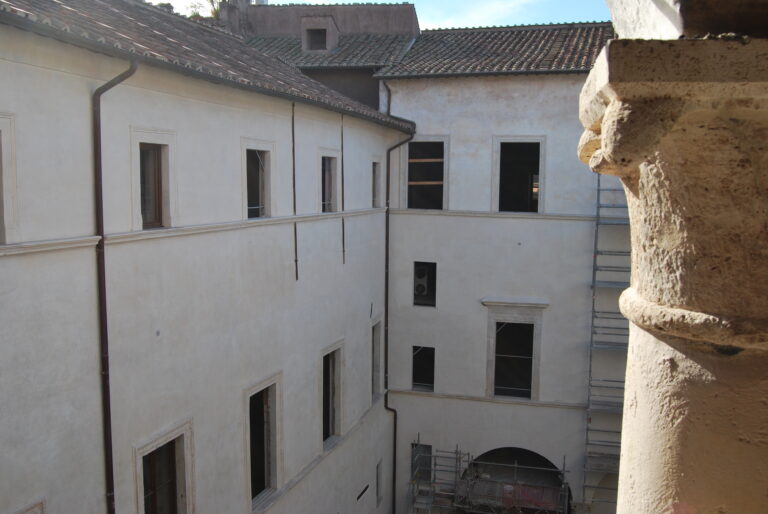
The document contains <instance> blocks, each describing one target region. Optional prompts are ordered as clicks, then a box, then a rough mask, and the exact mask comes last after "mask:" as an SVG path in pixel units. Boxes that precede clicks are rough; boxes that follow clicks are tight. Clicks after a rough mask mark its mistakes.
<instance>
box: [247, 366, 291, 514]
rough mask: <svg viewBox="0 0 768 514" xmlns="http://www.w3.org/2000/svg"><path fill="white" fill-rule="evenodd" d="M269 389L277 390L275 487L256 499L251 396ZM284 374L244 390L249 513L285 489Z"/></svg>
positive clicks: (281, 373) (273, 376)
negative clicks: (252, 489)
mask: <svg viewBox="0 0 768 514" xmlns="http://www.w3.org/2000/svg"><path fill="white" fill-rule="evenodd" d="M269 387H274V388H275V406H274V411H275V413H274V416H275V419H274V423H275V433H274V443H273V444H274V454H275V463H274V469H273V473H274V477H273V478H274V486H272V487H268V488H267V489H265V490H264V491H262V492H261V493H259V494H258V495H257V496H256V497H254V498H252V497H251V427H250V416H249V414H250V399H251V396H253V395H254V394H256V393H258V392H259V391H263V390H264V389H267V388H269ZM283 412H284V410H283V372H282V371H280V372H278V373H275V374H274V375H272V376H270V377H268V378H265V379H264V380H261V381H259V382H257V383H255V384H253V385H251V386H250V387H248V388H246V389H244V390H243V416H244V419H243V448H245V459H243V460H244V464H245V468H244V476H245V493H244V496H245V498H246V499H247V504H248V505H250V510H249V512H253V511H256V510H258V508H259V507H262V506H265V505H267V504H268V503H270V501H271V499H272V498H274V497H275V496H276V495H277V494H279V491H280V489H281V488H282V487H283V483H284V480H283V475H284V471H283V470H284V462H283V458H284V451H283Z"/></svg>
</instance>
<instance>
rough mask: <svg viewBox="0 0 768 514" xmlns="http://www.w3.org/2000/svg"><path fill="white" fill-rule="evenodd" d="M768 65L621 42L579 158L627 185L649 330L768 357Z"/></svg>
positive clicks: (599, 75)
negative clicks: (765, 353) (764, 352)
mask: <svg viewBox="0 0 768 514" xmlns="http://www.w3.org/2000/svg"><path fill="white" fill-rule="evenodd" d="M766 62H768V41H767V40H748V39H739V40H679V41H646V40H614V41H612V42H610V43H609V45H608V46H607V47H606V49H604V50H603V53H602V54H601V56H600V57H599V58H598V62H597V63H596V65H595V67H594V69H593V70H592V73H591V74H590V76H589V78H588V80H587V82H586V84H585V86H584V89H583V90H582V94H581V99H580V104H581V105H580V106H581V109H580V118H581V121H582V124H583V125H584V127H585V129H586V130H585V133H584V135H583V136H582V138H581V142H580V145H579V157H580V158H581V159H582V161H584V162H585V163H587V164H589V165H590V167H591V168H592V169H593V170H594V171H596V172H599V173H607V174H612V175H617V176H619V177H621V179H622V182H623V184H624V188H625V191H626V194H627V202H628V206H629V216H630V221H631V231H632V289H631V290H630V291H628V292H627V293H626V294H625V295H624V298H623V300H622V312H623V313H624V314H625V315H626V316H627V317H628V318H629V319H630V320H631V321H633V322H634V323H636V324H637V325H639V326H641V327H644V328H648V329H654V328H655V330H654V331H655V332H661V333H662V334H663V333H670V334H671V333H672V332H674V333H675V336H676V337H682V338H685V339H689V340H696V341H708V342H710V343H713V344H717V345H729V346H734V345H735V346H737V347H740V348H748V347H749V348H762V349H767V350H768V330H766V327H767V326H768V323H767V322H766V320H768V66H765V64H764V63H766ZM638 277H642V280H638ZM662 327H663V328H662Z"/></svg>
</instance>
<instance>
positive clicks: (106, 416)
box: [91, 61, 137, 514]
mask: <svg viewBox="0 0 768 514" xmlns="http://www.w3.org/2000/svg"><path fill="white" fill-rule="evenodd" d="M136 68H137V64H136V62H135V61H131V65H130V67H129V68H128V69H127V70H126V71H124V72H123V73H121V74H120V75H118V76H116V77H115V78H113V79H112V80H110V81H109V82H107V83H106V84H104V85H102V86H101V87H99V88H97V89H96V91H94V92H93V96H92V98H91V109H92V123H93V125H92V127H93V177H94V180H93V187H94V191H93V192H94V195H93V198H94V206H95V218H96V235H97V236H99V242H98V243H97V244H96V273H97V284H98V302H99V353H100V355H101V417H102V431H103V439H104V441H103V442H104V482H105V488H106V499H107V514H114V512H115V477H114V471H113V466H112V404H111V401H110V392H109V391H110V388H109V330H108V328H107V264H106V259H105V255H104V195H103V193H104V192H103V187H102V166H101V96H102V95H103V94H104V93H106V92H107V91H109V90H110V89H112V88H113V87H115V86H116V85H118V84H120V83H121V82H123V81H124V80H126V79H127V78H129V77H130V76H131V75H133V74H134V73H135V72H136Z"/></svg>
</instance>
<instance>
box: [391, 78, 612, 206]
mask: <svg viewBox="0 0 768 514" xmlns="http://www.w3.org/2000/svg"><path fill="white" fill-rule="evenodd" d="M584 79H585V76H584V75H582V74H576V75H529V76H507V77H466V78H451V79H411V80H392V81H387V83H388V84H389V85H390V88H391V89H392V114H394V115H396V116H403V117H406V118H408V119H411V120H413V121H415V122H416V125H417V137H416V139H417V140H418V138H419V137H441V138H444V139H445V140H446V141H447V142H448V147H447V149H448V154H447V161H448V164H447V180H448V191H449V193H448V208H449V209H451V210H460V211H481V212H488V211H491V210H496V207H494V205H493V202H492V199H493V190H494V188H493V182H492V175H493V170H494V169H495V168H496V167H497V166H498V164H497V163H495V162H494V152H493V148H494V138H503V137H531V138H536V137H543V138H544V139H543V143H542V153H543V157H544V158H543V169H542V172H541V179H540V180H541V190H542V192H541V195H542V199H541V200H540V203H541V204H542V205H541V208H540V211H541V212H543V213H549V214H556V213H559V214H578V215H585V216H593V215H594V214H595V184H596V182H597V180H596V178H595V176H594V175H592V174H590V173H588V172H587V171H588V169H587V167H586V166H584V164H582V163H581V162H579V160H578V159H577V158H576V157H575V156H574V155H575V154H574V151H573V148H574V145H576V144H577V143H578V140H579V136H580V127H581V125H580V124H579V119H578V112H577V108H576V104H574V102H578V98H579V91H580V90H581V85H582V84H583V82H584ZM404 159H405V154H404V153H402V152H401V161H400V162H401V165H403V166H404V165H405V160H404ZM398 178H399V181H398V182H395V183H394V184H393V192H396V195H394V196H393V202H396V203H394V206H401V205H403V202H404V200H405V187H406V184H405V181H406V175H405V173H402V174H401V175H400V176H399V177H398Z"/></svg>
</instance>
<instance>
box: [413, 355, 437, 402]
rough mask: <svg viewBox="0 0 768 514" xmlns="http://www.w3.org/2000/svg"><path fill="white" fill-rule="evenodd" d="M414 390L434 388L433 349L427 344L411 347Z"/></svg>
mask: <svg viewBox="0 0 768 514" xmlns="http://www.w3.org/2000/svg"><path fill="white" fill-rule="evenodd" d="M411 377H412V383H413V390H414V391H434V390H435V349H434V348H430V347H428V346H414V347H413V371H412V373H411Z"/></svg>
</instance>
